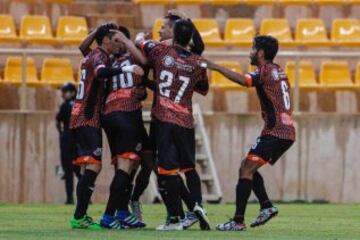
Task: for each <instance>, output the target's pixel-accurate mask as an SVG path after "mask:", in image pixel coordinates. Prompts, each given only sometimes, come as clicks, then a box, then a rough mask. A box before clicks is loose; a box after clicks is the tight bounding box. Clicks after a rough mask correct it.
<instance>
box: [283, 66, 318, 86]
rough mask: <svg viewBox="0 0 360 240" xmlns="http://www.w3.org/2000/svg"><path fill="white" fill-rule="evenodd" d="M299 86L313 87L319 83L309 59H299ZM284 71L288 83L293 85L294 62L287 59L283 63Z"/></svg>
mask: <svg viewBox="0 0 360 240" xmlns="http://www.w3.org/2000/svg"><path fill="white" fill-rule="evenodd" d="M299 67H300V68H299V75H300V79H299V87H301V88H315V87H318V86H319V84H318V83H317V82H316V77H315V70H314V66H313V64H312V62H311V61H305V60H303V61H300V64H299ZM285 73H286V74H287V76H288V78H289V82H290V85H291V86H292V87H295V62H294V61H289V62H287V63H286V65H285Z"/></svg>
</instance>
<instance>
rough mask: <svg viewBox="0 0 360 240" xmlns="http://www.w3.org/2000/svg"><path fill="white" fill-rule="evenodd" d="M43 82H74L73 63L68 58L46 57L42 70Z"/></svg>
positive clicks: (57, 84)
mask: <svg viewBox="0 0 360 240" xmlns="http://www.w3.org/2000/svg"><path fill="white" fill-rule="evenodd" d="M41 82H42V83H45V84H50V85H53V86H61V85H63V84H64V83H65V82H74V72H73V68H72V64H71V62H70V60H69V59H67V58H45V59H44V62H43V65H42V70H41Z"/></svg>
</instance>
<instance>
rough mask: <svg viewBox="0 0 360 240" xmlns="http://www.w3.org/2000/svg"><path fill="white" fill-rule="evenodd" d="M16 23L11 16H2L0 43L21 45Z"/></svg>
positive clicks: (0, 20)
mask: <svg viewBox="0 0 360 240" xmlns="http://www.w3.org/2000/svg"><path fill="white" fill-rule="evenodd" d="M19 42H20V38H19V37H18V36H17V35H16V29H15V22H14V19H13V17H12V16H11V15H0V43H19Z"/></svg>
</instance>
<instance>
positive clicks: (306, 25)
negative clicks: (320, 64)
mask: <svg viewBox="0 0 360 240" xmlns="http://www.w3.org/2000/svg"><path fill="white" fill-rule="evenodd" d="M295 40H296V41H297V42H298V43H299V44H303V45H305V46H308V47H329V46H331V42H330V41H329V39H328V37H327V35H326V29H325V25H324V22H323V20H321V19H314V18H310V19H300V20H298V21H297V24H296V37H295Z"/></svg>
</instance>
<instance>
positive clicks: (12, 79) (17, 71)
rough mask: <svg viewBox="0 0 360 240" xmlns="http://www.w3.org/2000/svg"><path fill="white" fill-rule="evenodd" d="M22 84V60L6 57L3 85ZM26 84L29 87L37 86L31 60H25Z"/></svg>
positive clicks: (36, 78) (37, 82) (33, 62)
mask: <svg viewBox="0 0 360 240" xmlns="http://www.w3.org/2000/svg"><path fill="white" fill-rule="evenodd" d="M21 82H22V58H21V57H8V58H7V59H6V63H5V70H4V83H11V84H21ZM26 83H27V84H29V85H37V84H39V83H40V82H39V79H38V77H37V73H36V66H35V61H34V59H33V58H30V57H28V58H27V59H26Z"/></svg>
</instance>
